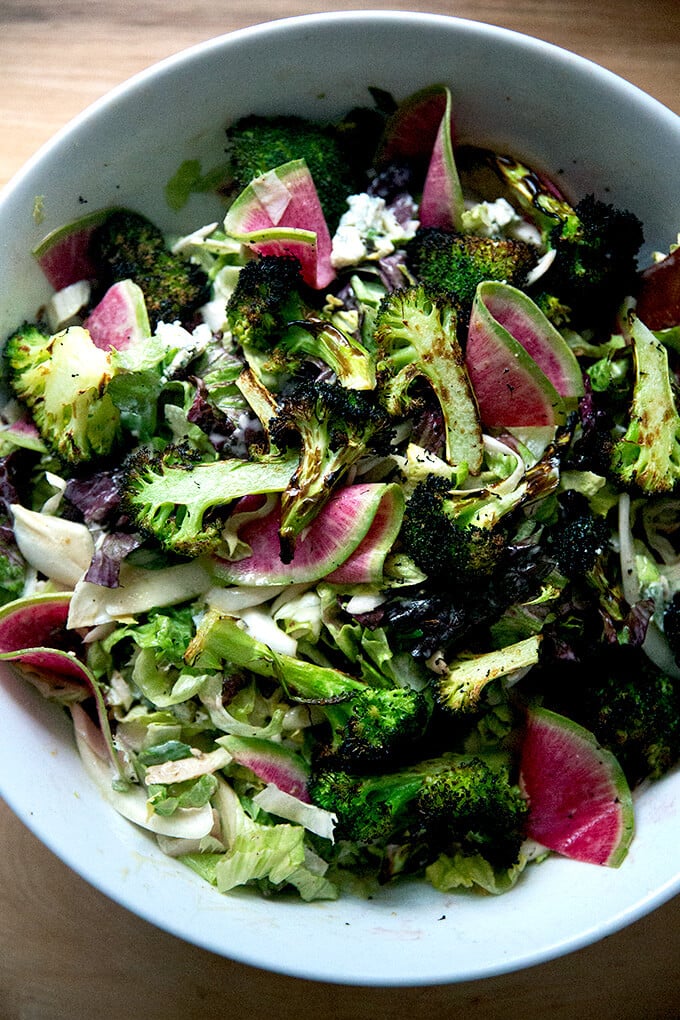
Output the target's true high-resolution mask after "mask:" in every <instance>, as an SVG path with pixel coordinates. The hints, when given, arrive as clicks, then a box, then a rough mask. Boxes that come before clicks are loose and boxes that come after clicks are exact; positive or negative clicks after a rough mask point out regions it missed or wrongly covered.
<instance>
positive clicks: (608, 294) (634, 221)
mask: <svg viewBox="0 0 680 1020" xmlns="http://www.w3.org/2000/svg"><path fill="white" fill-rule="evenodd" d="M491 160H492V162H493V164H494V168H495V170H496V172H497V173H498V174H499V175H500V177H501V178H502V179H503V180H504V181H505V183H506V184H507V185H508V186H509V187H510V189H511V191H512V193H513V195H514V197H515V198H516V199H518V200H519V203H520V205H522V206H523V208H524V209H525V210H526V211H527V212H528V213H529V215H530V216H531V217H532V218H533V219H534V220H535V222H536V225H537V227H538V228H539V230H540V232H541V235H542V238H543V242H544V244H545V246H546V247H547V248H548V249H549V250H550V251H553V252H554V260H553V262H552V264H551V265H550V267H549V268H548V269H547V271H546V272H545V273H544V274H543V275H542V276H541V277H540V279H539V280H538V281H537V283H536V294H535V300H536V303H537V304H538V305H539V307H541V308H542V309H543V311H544V312H545V314H546V315H547V316H548V317H549V318H550V317H551V313H552V312H554V311H555V310H556V309H557V310H558V314H559V315H560V316H564V315H565V314H566V315H567V316H568V317H569V319H570V320H571V322H572V323H573V325H574V326H576V328H578V327H580V326H582V325H584V326H589V327H592V326H594V325H603V326H605V327H606V326H607V325H608V324H609V323H610V322H611V320H612V318H613V316H614V315H615V314H616V312H617V310H618V307H619V305H620V304H621V302H622V300H623V299H624V298H625V297H628V296H630V295H633V294H635V293H636V291H637V287H638V278H637V256H638V252H639V250H640V248H641V246H642V242H643V240H644V237H643V231H642V224H641V222H640V220H639V219H638V217H637V216H636V215H635V214H634V213H632V212H629V211H628V210H626V209H618V208H616V207H615V206H613V205H611V204H609V203H607V202H603V201H601V200H600V199H597V198H595V196H594V195H592V194H590V195H586V196H585V197H584V198H582V199H581V200H580V201H579V202H577V203H576V204H575V205H574V206H572V205H571V204H570V203H569V202H568V201H567V200H566V199H565V198H564V197H563V196H562V195H560V194H559V193H558V192H557V191H556V190H555V188H554V186H553V185H552V184H551V183H550V182H548V181H546V180H545V179H544V178H542V177H541V176H540V175H539V174H537V173H536V172H535V171H533V170H532V169H531V168H530V167H527V166H525V165H524V164H522V163H519V162H518V161H517V160H515V159H513V158H512V157H508V156H492V157H491Z"/></svg>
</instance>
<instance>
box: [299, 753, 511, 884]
mask: <svg viewBox="0 0 680 1020" xmlns="http://www.w3.org/2000/svg"><path fill="white" fill-rule="evenodd" d="M308 790H309V794H310V797H311V799H312V802H313V803H315V804H317V805H318V806H319V807H322V808H325V809H326V810H328V811H332V812H333V813H334V814H335V815H337V818H338V824H337V828H336V835H337V837H338V838H339V839H348V840H351V841H353V842H357V843H364V844H374V845H375V846H376V847H377V848H378V849H379V848H382V849H383V851H384V850H385V849H386V847H387V845H388V844H394V843H402V844H407V845H410V846H411V847H412V851H413V854H414V856H415V855H417V854H418V852H419V851H420V852H421V853H422V854H424V855H425V862H423V861H422V859H421V860H420V862H419V863H421V864H422V863H426V862H427V861H428V860H430V861H431V860H433V859H435V858H436V857H437V856H438V855H439V854H440V853H446V852H452V851H455V850H462V851H463V853H468V854H470V853H478V854H481V855H482V856H483V857H485V858H486V859H487V860H488V861H489V862H490V863H491V864H493V865H494V866H497V867H511V866H512V865H513V864H515V863H516V862H517V860H518V857H519V850H520V846H521V843H522V841H523V838H524V828H525V819H526V815H527V804H526V801H525V800H524V798H523V797H522V795H521V793H520V791H519V789H518V788H517V787H516V786H515V785H513V784H512V783H511V781H510V778H509V773H508V770H507V768H506V767H496V768H495V767H492V765H491V764H489V763H488V762H487V761H486V760H484V759H483V758H480V757H461V756H457V755H453V754H450V755H444V756H442V757H440V758H436V759H432V760H429V761H423V762H419V763H418V764H417V765H413V766H411V767H407V768H402V769H400V770H399V771H397V772H391V773H386V774H385V773H380V774H371V775H353V774H351V773H348V772H346V771H338V770H335V769H332V768H327V767H321V768H319V769H317V770H314V769H313V770H312V775H311V777H310V780H309V783H308Z"/></svg>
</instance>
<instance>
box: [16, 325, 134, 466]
mask: <svg viewBox="0 0 680 1020" xmlns="http://www.w3.org/2000/svg"><path fill="white" fill-rule="evenodd" d="M4 356H5V364H6V368H7V380H8V382H9V385H10V387H11V389H12V390H13V392H14V394H15V396H16V397H17V398H18V399H19V400H20V401H21V402H22V404H24V405H25V406H26V407H27V408H28V409H29V410H30V412H31V415H32V417H33V420H34V422H35V424H36V426H37V428H38V430H39V432H40V434H41V436H42V438H43V439H44V440H45V443H46V444H47V445H48V447H49V448H50V449H51V450H53V451H54V453H56V454H57V455H58V456H59V457H60V458H61V459H62V460H64V461H66V462H68V463H70V464H78V463H81V462H85V461H89V460H91V459H92V458H94V457H103V456H107V455H108V454H110V453H111V451H112V450H113V449H114V447H115V446H116V445H117V444H118V442H119V440H120V435H121V427H120V414H119V411H118V409H117V408H116V406H115V405H114V403H113V401H112V399H111V396H110V395H109V393H108V392H107V386H108V383H109V382H110V380H111V378H112V375H113V372H114V370H113V368H112V364H111V355H110V353H109V352H108V351H103V350H101V349H100V348H99V347H96V346H95V344H94V343H93V341H92V339H91V337H90V335H89V333H88V332H87V330H86V329H83V328H82V327H81V326H70V327H69V328H68V329H65V330H62V331H61V332H59V333H54V334H50V333H49V332H48V331H47V330H45V329H42V328H41V327H39V326H36V325H32V324H30V323H27V324H25V325H23V326H21V327H20V328H19V329H18V330H16V331H15V332H14V333H13V334H12V335H11V336H10V337H9V339H8V340H7V343H6V346H5V349H4Z"/></svg>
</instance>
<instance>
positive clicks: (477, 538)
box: [400, 450, 559, 588]
mask: <svg viewBox="0 0 680 1020" xmlns="http://www.w3.org/2000/svg"><path fill="white" fill-rule="evenodd" d="M558 481H559V472H558V468H557V462H556V459H555V456H554V455H553V453H552V451H550V450H548V451H547V452H546V455H545V456H544V457H543V458H542V459H541V460H540V461H538V463H537V464H535V465H534V466H533V467H531V468H529V470H528V471H526V472H525V474H524V476H523V478H522V480H521V481H520V482H519V484H518V485H517V486H516V487H515V488H514V489H511V490H510V491H508V492H505V491H502V492H501V491H495V490H493V489H479V490H471V491H470V492H466V491H461V490H455V491H454V490H453V486H452V480H449V479H448V478H445V477H441V476H439V475H435V474H430V475H428V476H427V478H426V479H425V480H424V481H422V482H419V483H418V484H417V485H416V487H415V489H414V490H413V492H412V493H411V495H410V497H409V499H408V500H407V503H406V508H405V511H404V519H403V523H402V529H401V534H400V538H401V542H402V545H403V548H404V550H405V552H406V553H407V554H408V555H409V556H410V557H411V558H412V559H413V560H414V562H415V563H416V564H417V565H418V566H419V567H420V569H421V570H423V571H424V573H425V574H427V575H428V577H430V578H431V579H432V580H435V581H440V582H441V581H450V582H451V583H452V584H461V583H464V584H467V585H470V586H471V587H472V588H475V587H478V585H479V584H480V582H481V583H482V584H486V583H488V581H489V579H490V577H491V576H492V575H493V574H494V573H495V571H496V569H497V567H498V566H499V565H500V563H501V562H502V559H503V556H504V553H505V551H506V549H507V547H508V542H509V539H510V537H511V535H512V533H513V530H512V529H513V522H514V526H515V527H516V520H515V518H514V517H513V516H512V515H513V514H514V513H515V511H519V510H520V509H521V508H522V507H526V506H528V505H530V504H532V503H533V502H535V501H536V500H539V499H543V498H546V497H548V496H550V495H551V494H552V493H553V492H554V491H555V489H556V488H557V484H558Z"/></svg>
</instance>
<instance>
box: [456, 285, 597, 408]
mask: <svg viewBox="0 0 680 1020" xmlns="http://www.w3.org/2000/svg"><path fill="white" fill-rule="evenodd" d="M465 359H466V365H467V370H468V374H469V377H470V381H471V383H472V388H473V390H474V393H475V397H476V398H477V404H478V407H479V413H480V416H481V418H482V421H483V422H484V424H485V425H487V426H489V427H500V428H513V427H517V426H527V425H531V426H536V425H550V426H553V425H558V424H562V423H563V422H564V421H565V419H566V411H567V409H568V408H570V407H571V406H574V405H575V403H576V399H577V397H578V396H579V395H580V394H581V393H582V392H583V383H582V379H581V373H580V369H579V367H578V363H577V362H576V359H575V357H574V355H573V353H572V352H571V350H570V349H569V347H568V346H567V344H566V342H565V340H564V339H563V338H562V336H561V335H560V334H559V333H558V332H557V330H556V329H555V328H554V326H552V324H551V323H550V322H549V321H548V320H547V319H546V318H545V316H544V315H543V313H542V312H541V311H540V309H539V308H538V307H537V306H536V305H535V304H534V302H533V301H532V300H531V299H530V298H529V297H527V295H526V294H524V293H523V292H522V291H520V290H517V289H516V288H515V287H511V286H510V285H509V284H507V283H496V282H494V281H490V280H489V281H486V282H484V283H481V284H480V285H479V287H478V288H477V293H476V294H475V300H474V302H473V306H472V312H471V314H470V324H469V327H468V338H467V344H466V348H465Z"/></svg>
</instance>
